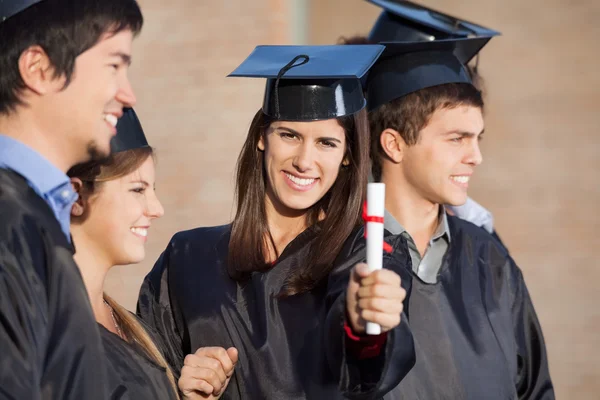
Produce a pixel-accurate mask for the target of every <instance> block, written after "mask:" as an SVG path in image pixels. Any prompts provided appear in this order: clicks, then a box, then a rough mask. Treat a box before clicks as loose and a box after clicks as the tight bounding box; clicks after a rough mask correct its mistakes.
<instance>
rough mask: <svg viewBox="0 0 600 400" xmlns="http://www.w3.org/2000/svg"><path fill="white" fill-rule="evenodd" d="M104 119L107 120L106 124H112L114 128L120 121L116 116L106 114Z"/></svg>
mask: <svg viewBox="0 0 600 400" xmlns="http://www.w3.org/2000/svg"><path fill="white" fill-rule="evenodd" d="M104 119H105V120H106V122H108V123H109V124H111V125H112V126H113V127H116V126H117V121H118V120H119V119H118V118H117V117H116V116H114V115H112V114H104Z"/></svg>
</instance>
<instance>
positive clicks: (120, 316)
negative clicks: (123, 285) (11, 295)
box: [68, 109, 178, 400]
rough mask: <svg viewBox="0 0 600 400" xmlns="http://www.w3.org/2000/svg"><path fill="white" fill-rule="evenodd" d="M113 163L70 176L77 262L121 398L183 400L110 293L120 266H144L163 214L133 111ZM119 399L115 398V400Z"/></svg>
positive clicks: (120, 129) (79, 168) (150, 343)
mask: <svg viewBox="0 0 600 400" xmlns="http://www.w3.org/2000/svg"><path fill="white" fill-rule="evenodd" d="M111 147H112V155H111V156H110V157H109V159H108V160H106V161H105V162H96V161H91V162H88V163H84V164H79V165H76V166H74V167H73V168H71V170H69V172H68V175H69V177H70V178H71V183H72V184H73V186H74V188H75V190H76V191H77V192H78V194H79V199H78V200H77V202H76V203H75V204H74V205H73V207H72V210H71V232H72V236H73V242H74V245H75V247H76V253H75V261H76V262H77V265H78V266H79V269H80V271H81V274H82V276H83V280H84V282H85V286H86V289H87V291H88V295H89V297H90V300H91V304H92V309H93V311H94V315H95V317H96V321H97V322H98V327H99V329H100V335H101V337H102V342H103V345H104V351H105V354H106V357H107V361H108V375H109V379H110V380H111V383H112V384H113V385H112V386H111V387H117V392H118V393H113V395H115V396H117V397H118V398H123V396H125V397H126V398H131V399H142V398H143V399H161V400H162V399H177V398H178V394H177V387H176V385H175V380H174V378H173V374H172V372H171V370H170V369H169V367H168V366H167V363H166V362H165V359H164V357H163V356H162V354H161V350H160V348H161V346H159V345H158V342H156V341H155V336H153V335H152V334H151V333H150V332H149V330H148V329H147V327H146V326H145V325H144V324H143V322H141V321H140V320H139V319H138V318H137V317H136V316H135V315H134V314H132V313H130V312H129V311H127V310H126V309H125V308H124V307H122V306H121V305H119V304H118V303H117V302H116V301H115V300H114V299H112V298H111V297H110V296H108V295H107V294H106V293H105V292H104V279H105V277H106V274H107V273H108V271H109V270H110V269H111V268H112V267H113V266H115V265H126V264H135V263H139V262H141V261H142V260H143V259H144V256H145V249H144V246H145V243H146V239H147V235H148V230H149V228H150V225H151V223H152V221H153V220H154V219H156V218H160V217H161V216H162V215H163V213H164V211H163V207H162V205H161V204H160V202H159V200H158V199H157V197H156V194H155V192H154V180H155V179H154V154H153V149H152V147H150V146H148V143H147V141H146V138H145V136H144V132H143V131H142V128H141V125H140V124H139V121H138V119H137V117H136V115H135V113H134V111H133V109H125V110H124V115H123V117H121V118H120V119H119V123H118V125H117V135H116V136H115V137H114V138H113V141H112V143H111ZM111 398H112V397H111Z"/></svg>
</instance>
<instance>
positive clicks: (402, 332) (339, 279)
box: [325, 229, 415, 399]
mask: <svg viewBox="0 0 600 400" xmlns="http://www.w3.org/2000/svg"><path fill="white" fill-rule="evenodd" d="M386 240H387V241H388V243H390V244H391V245H392V247H393V248H394V251H392V252H391V253H384V256H383V267H384V268H388V269H391V270H393V271H394V272H396V273H397V274H398V275H400V277H401V279H402V286H403V287H404V289H405V290H406V291H407V297H406V299H405V304H404V309H405V310H408V306H407V303H408V298H409V295H408V294H409V293H410V282H411V277H410V272H409V271H410V268H411V265H410V258H409V256H408V251H407V249H408V247H407V246H406V242H405V241H404V239H403V238H402V237H401V236H399V235H398V236H388V237H387V238H386ZM365 258H366V251H365V241H364V239H363V230H362V229H361V230H360V231H359V232H358V233H357V234H356V235H354V236H353V237H351V238H350V239H349V240H348V241H347V242H346V248H345V249H344V250H343V251H342V254H341V255H340V257H338V260H341V262H340V263H339V264H338V265H337V266H336V268H335V270H334V271H333V273H332V274H331V275H330V278H329V282H328V289H327V297H326V299H327V305H328V307H329V310H328V313H327V317H326V321H325V348H326V351H327V359H328V362H329V364H330V368H331V370H332V372H333V373H334V375H336V377H337V378H338V379H339V382H340V390H341V391H342V394H343V395H344V396H345V397H347V398H350V399H379V398H381V397H382V396H383V395H384V394H386V393H387V392H389V391H390V390H392V389H393V388H394V387H395V386H396V385H398V383H400V381H401V380H402V378H404V376H405V375H406V374H407V373H408V372H409V371H410V369H411V368H412V367H413V366H414V364H415V350H414V343H413V338H412V334H411V332H410V329H409V327H408V318H407V315H406V314H405V313H402V316H401V322H400V324H399V325H398V326H397V327H396V328H394V329H392V330H391V331H389V332H388V333H387V340H386V344H385V348H384V349H383V350H382V352H381V353H380V355H379V356H377V357H374V358H368V359H361V360H358V359H355V358H353V357H352V355H351V354H348V353H347V352H346V333H345V330H344V323H345V321H346V288H347V285H348V281H349V279H350V273H351V271H352V268H353V267H354V265H356V264H357V263H359V262H365Z"/></svg>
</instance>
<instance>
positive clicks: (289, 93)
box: [229, 45, 385, 121]
mask: <svg viewBox="0 0 600 400" xmlns="http://www.w3.org/2000/svg"><path fill="white" fill-rule="evenodd" d="M384 49H385V47H384V46H382V45H347V46H340V45H330V46H258V47H256V48H255V49H254V51H253V52H252V53H251V54H250V56H248V58H247V59H246V60H245V61H244V62H243V63H242V64H241V65H240V66H239V67H238V68H236V69H235V70H234V71H233V72H232V73H231V74H229V76H230V77H251V78H266V79H267V84H266V88H265V96H264V100H263V108H262V110H263V112H264V113H265V114H266V115H268V116H270V117H271V118H273V119H276V120H286V121H316V120H324V119H331V118H338V117H343V116H346V115H352V114H354V113H356V112H358V111H360V110H361V109H363V108H364V107H365V104H366V101H365V98H364V95H363V89H362V86H361V83H360V78H361V77H362V76H364V75H365V74H366V73H367V71H368V70H369V68H371V67H372V66H373V64H374V63H375V61H376V60H377V58H378V57H379V56H380V55H381V53H382V52H383V50H384Z"/></svg>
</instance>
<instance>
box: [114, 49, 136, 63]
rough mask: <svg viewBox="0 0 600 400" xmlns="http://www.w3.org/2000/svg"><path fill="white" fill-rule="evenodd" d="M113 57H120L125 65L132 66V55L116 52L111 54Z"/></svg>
mask: <svg viewBox="0 0 600 400" xmlns="http://www.w3.org/2000/svg"><path fill="white" fill-rule="evenodd" d="M110 56H111V57H119V58H121V61H122V62H123V63H124V64H127V65H131V55H129V54H126V53H123V52H120V51H116V52H114V53H110Z"/></svg>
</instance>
